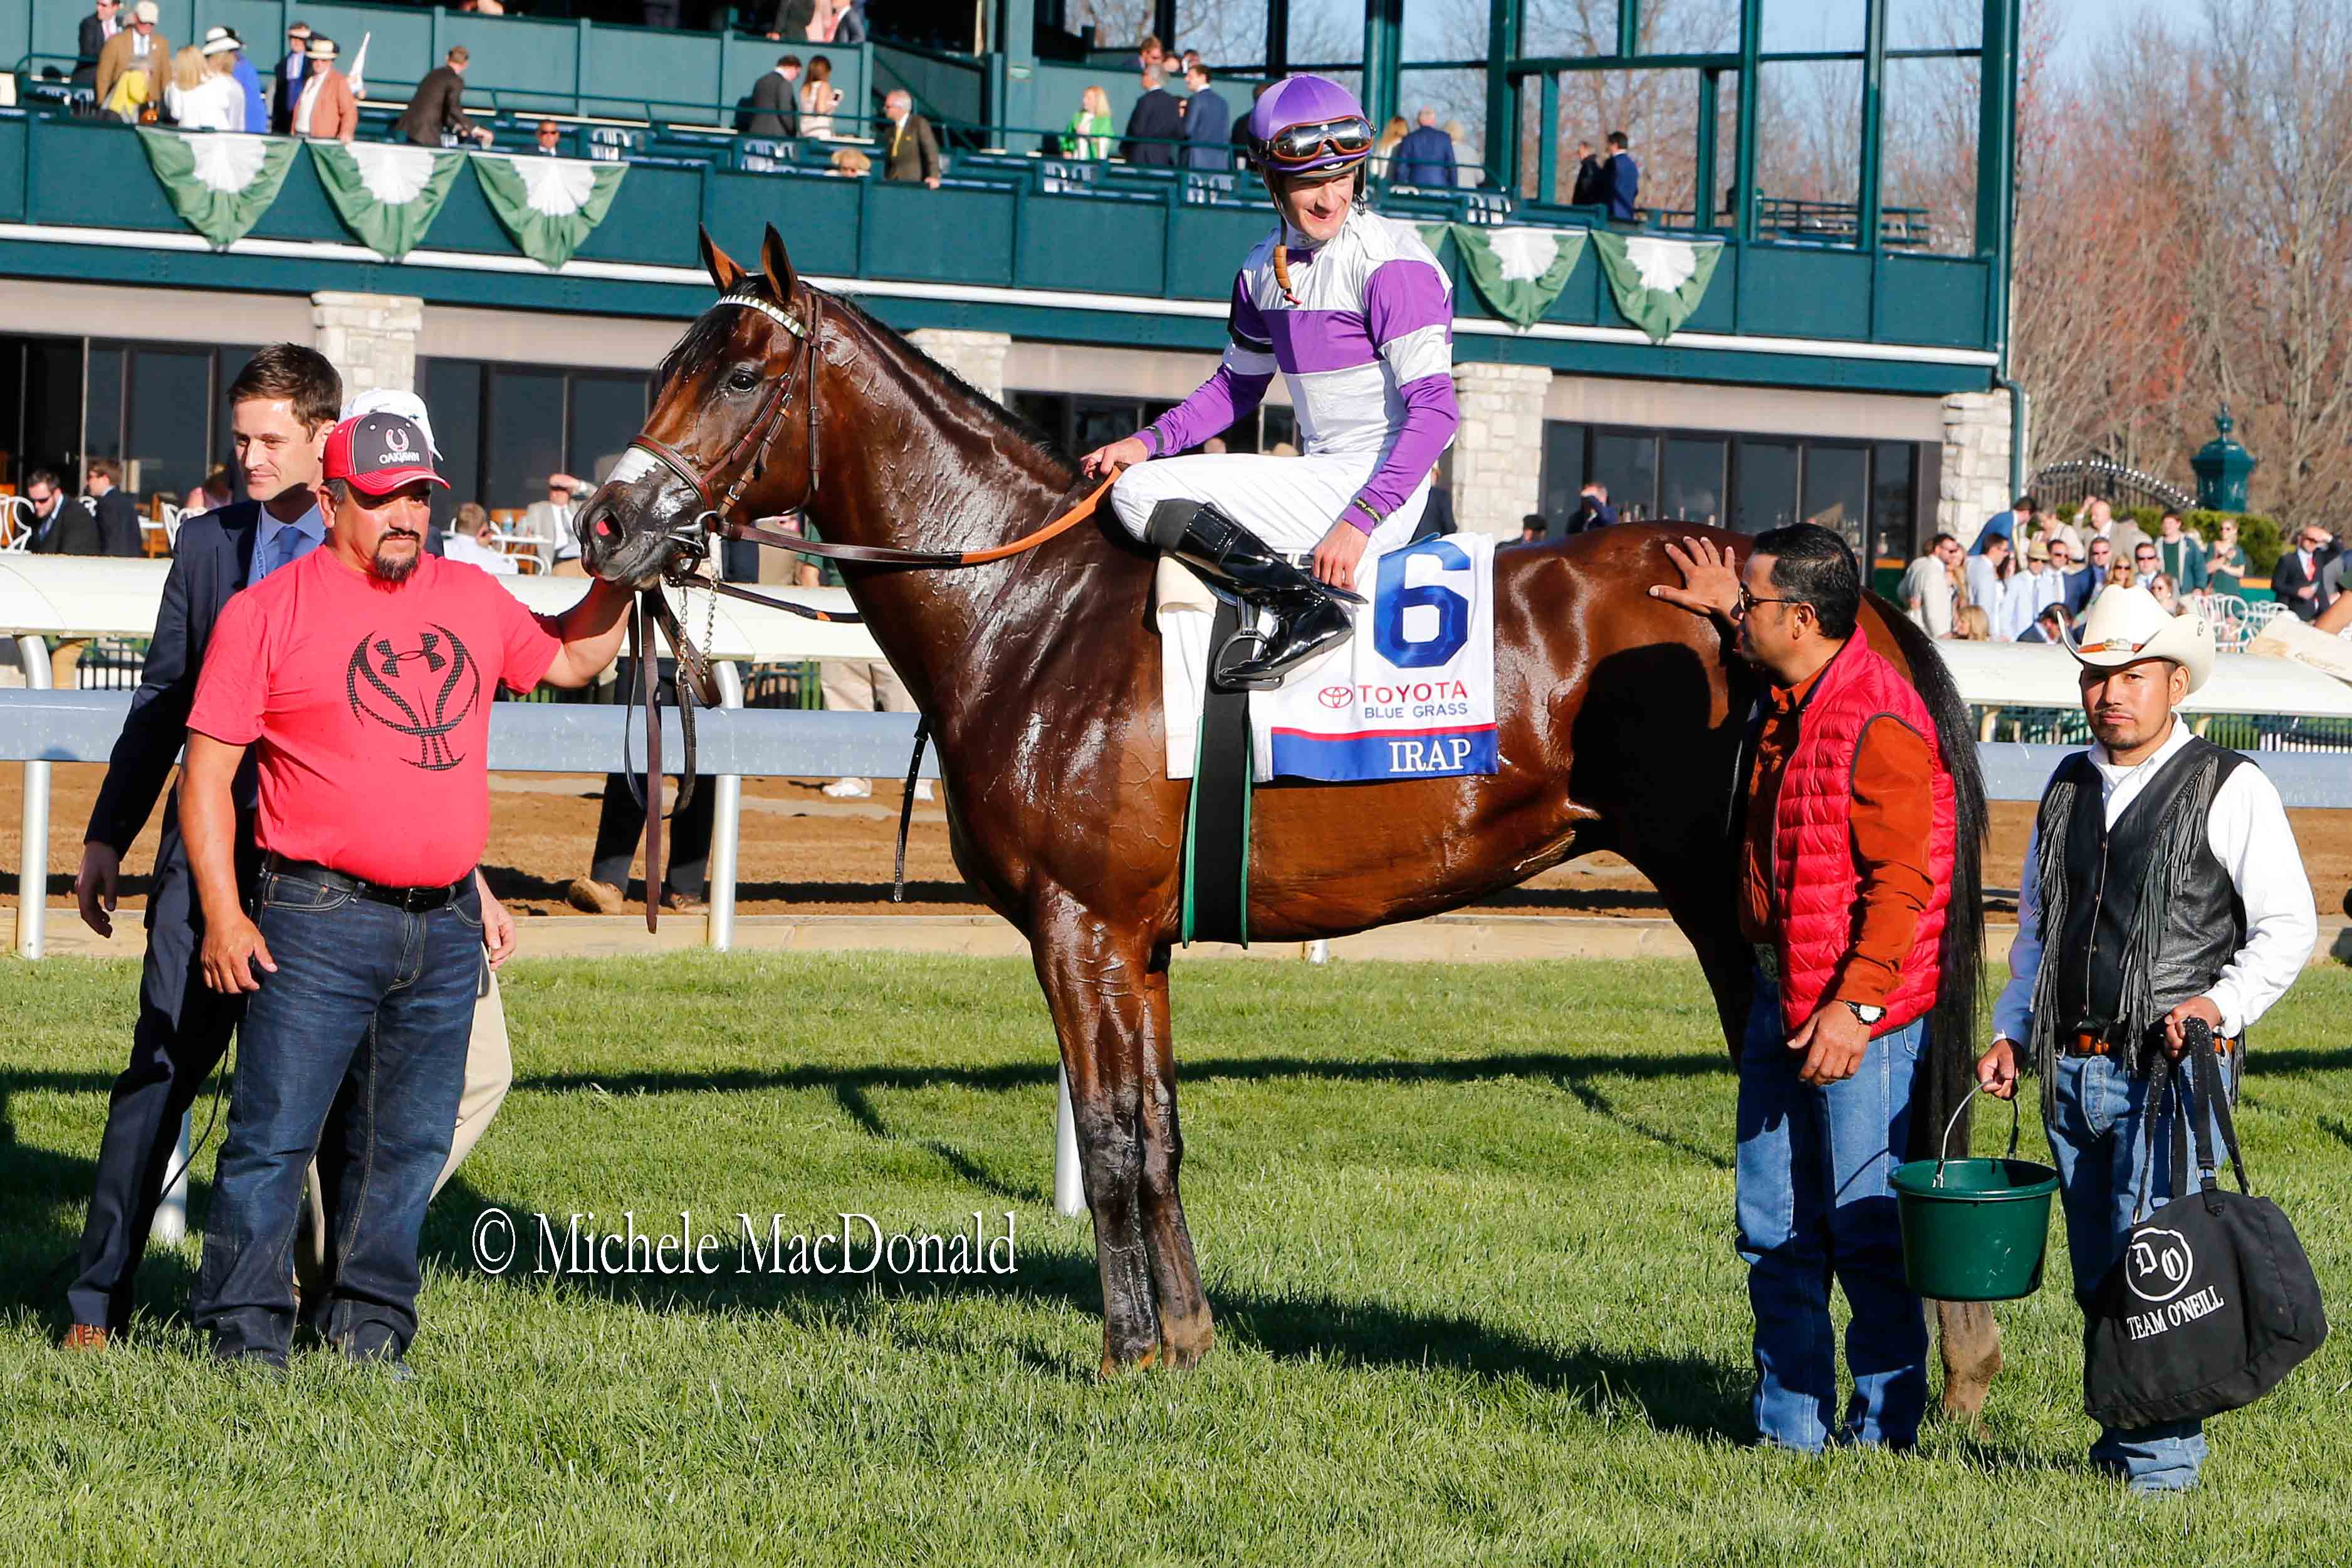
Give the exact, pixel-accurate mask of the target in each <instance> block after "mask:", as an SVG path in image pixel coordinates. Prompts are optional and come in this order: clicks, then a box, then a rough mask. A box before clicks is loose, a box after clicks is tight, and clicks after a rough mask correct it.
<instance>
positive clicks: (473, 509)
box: [441, 501, 522, 577]
mask: <svg viewBox="0 0 2352 1568" xmlns="http://www.w3.org/2000/svg"><path fill="white" fill-rule="evenodd" d="M441 553H442V554H443V555H444V556H445V557H446V558H447V559H449V560H451V561H462V562H464V563H466V564H467V565H468V566H478V567H480V568H481V569H482V570H483V571H485V572H488V573H490V574H494V575H497V576H501V577H511V576H513V575H515V574H517V573H519V572H520V571H521V570H522V568H521V567H520V565H519V564H518V563H516V561H515V559H514V557H513V556H511V555H509V554H508V553H507V552H505V551H503V550H500V549H499V534H498V530H497V529H495V528H493V527H492V526H491V525H490V514H489V512H488V510H485V509H484V508H483V507H482V506H481V505H480V504H479V503H478V502H476V501H467V503H466V504H465V505H463V506H461V507H459V508H458V509H457V527H456V528H454V529H452V530H451V531H449V533H448V535H447V536H446V538H444V539H443V540H442V541H441Z"/></svg>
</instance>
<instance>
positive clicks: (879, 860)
mask: <svg viewBox="0 0 2352 1568" xmlns="http://www.w3.org/2000/svg"><path fill="white" fill-rule="evenodd" d="M101 773H102V770H101V769H100V768H98V767H96V766H94V765H87V764H63V763H61V764H58V765H57V766H56V767H55V768H54V769H53V780H52V794H51V800H50V807H49V813H50V824H51V828H50V834H49V897H50V900H51V901H52V902H70V901H71V900H72V897H73V891H72V882H73V875H74V871H75V869H76V868H77V867H78V866H79V864H80V858H81V833H82V828H83V826H85V825H86V824H87V823H88V822H89V809H90V805H91V802H92V801H93V799H94V798H95V797H96V794H97V789H98V782H99V779H100V775H101ZM819 782H822V781H819ZM22 785H23V772H22V770H21V769H19V768H16V767H6V768H0V867H5V868H9V870H8V872H7V874H5V875H0V894H5V896H6V897H8V898H10V899H12V900H13V899H14V898H15V897H16V876H15V873H14V868H15V867H16V865H17V864H18V860H19V857H18V855H17V834H18V830H19V824H20V823H21V821H22V810H21V795H22ZM603 787H604V781H603V780H602V779H601V778H594V777H574V776H571V775H547V776H540V777H531V776H518V775H512V774H509V775H502V776H499V777H495V778H493V779H492V781H491V794H490V847H489V854H488V857H487V860H488V868H489V876H490V885H491V887H492V889H494V890H495V891H496V892H497V893H498V894H499V897H500V898H502V899H504V900H507V902H508V904H509V906H510V907H511V908H513V909H514V910H516V912H517V913H525V912H528V913H530V914H534V915H547V916H560V915H568V914H571V913H572V909H571V907H570V906H569V905H567V904H566V903H565V902H564V901H563V889H564V887H565V885H566V884H567V883H569V882H570V881H571V879H572V878H574V877H577V876H581V875H583V874H584V873H585V872H586V870H587V868H588V852H589V847H590V845H591V844H592V843H593V840H594V838H595V833H596V816H597V803H598V798H599V795H600V794H601V792H602V790H603ZM898 802H899V789H898V785H897V784H877V785H876V787H875V795H874V798H873V799H872V800H866V801H834V800H828V799H826V798H825V797H824V795H821V794H820V793H819V792H818V784H817V783H802V782H798V781H794V780H789V779H746V780H744V781H743V829H742V843H741V855H740V874H739V884H738V895H737V899H738V902H737V907H738V908H739V909H740V910H741V911H742V912H743V913H745V914H891V913H900V914H929V915H936V914H973V913H979V912H980V906H979V905H978V904H977V903H975V902H974V901H973V900H972V897H971V890H970V889H968V888H966V887H965V886H964V883H963V880H962V879H961V878H960V877H958V876H957V875H956V870H955V867H954V865H953V863H952V862H951V861H950V858H949V855H948V842H947V826H946V818H945V817H944V816H942V815H941V813H940V808H939V807H938V806H936V805H929V806H926V805H918V806H917V807H916V809H915V820H914V830H913V833H912V835H911V837H910V838H909V840H908V847H907V900H906V902H904V903H903V904H895V905H894V904H892V903H891V902H890V901H889V897H890V858H891V850H892V847H893V843H894V838H895V835H896V832H897V828H898ZM2292 815H2293V816H2294V830H2295V838H2296V840H2297V842H2298V843H2299V844H2300V845H2301V846H2302V848H2303V853H2304V858H2305V864H2306V865H2307V866H2308V867H2309V868H2310V871H2311V879H2312V886H2313V889H2315V892H2316V893H2317V894H2318V898H2319V906H2320V910H2321V912H2322V913H2323V914H2332V913H2333V912H2334V911H2335V910H2336V908H2337V905H2338V901H2339V900H2341V898H2342V897H2343V894H2344V889H2346V888H2347V886H2352V812H2343V811H2298V812H2295V813H2293V814H2292ZM2031 816H2032V808H2031V807H2030V806H2029V805H2026V804H2025V803H2022V802H2005V803H2001V804H2000V805H1995V806H1994V808H1993V834H1992V851H1991V854H1990V857H1989V864H1988V865H1987V867H1986V870H1985V881H1986V883H1987V885H1988V886H1990V887H1993V888H2014V887H2016V886H2017V872H2018V861H2019V859H2020V858H2021V856H2022V855H2023V853H2024V849H2025V835H2026V830H2027V827H2028V826H2029V824H2030V821H2031ZM155 834H156V824H155V823H154V822H153V821H150V822H149V824H148V826H147V830H146V831H145V832H144V833H142V835H141V836H140V837H139V840H138V842H137V843H136V844H134V845H133V846H132V847H131V854H130V856H129V858H127V859H126V860H125V862H124V866H123V870H124V874H125V880H124V887H123V889H122V891H123V900H124V902H125V903H127V904H131V905H136V904H138V903H140V902H142V900H144V898H145V895H146V890H147V873H148V870H149V868H151V867H152V865H153V863H154V858H155ZM1485 907H1486V908H1489V909H1499V910H1510V911H1512V912H1515V913H1519V914H1573V915H1612V916H1636V917H1656V916H1661V915H1663V914H1664V912H1665V911H1664V910H1663V909H1661V908H1660V907H1659V905H1658V902H1657V900H1656V897H1655V895H1654V893H1653V892H1652V891H1651V889H1650V886H1649V884H1648V882H1647V881H1645V880H1644V879H1643V878H1642V877H1641V876H1640V875H1639V874H1638V873H1636V872H1635V871H1634V870H1633V868H1630V867H1628V866H1627V865H1626V864H1625V863H1624V862H1623V861H1622V860H1620V859H1618V858H1616V857H1615V856H1613V855H1596V856H1592V857H1590V858H1586V859H1583V860H1580V861H1577V862H1576V863H1574V864H1573V865H1569V866H1562V867H1558V868H1554V869H1552V870H1549V871H1547V872H1545V873H1544V874H1543V875H1542V876H1540V877H1538V878H1536V879H1534V880H1533V881H1531V882H1528V883H1527V884H1526V885H1524V886H1522V887H1519V888H1515V889H1510V890H1509V891H1507V892H1505V893H1502V894H1499V895H1497V896H1496V898H1494V899H1492V900H1488V901H1487V903H1486V906H1485Z"/></svg>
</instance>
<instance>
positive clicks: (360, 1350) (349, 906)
mask: <svg viewBox="0 0 2352 1568" xmlns="http://www.w3.org/2000/svg"><path fill="white" fill-rule="evenodd" d="M254 914H255V923H256V924H257V925H258V926H259V927H260V928H261V935H262V940H263V941H265V942H268V944H269V952H270V956H271V957H272V958H273V959H274V960H275V961H276V963H277V964H278V969H277V972H276V973H264V974H263V975H262V980H261V989H260V990H259V991H257V992H255V993H254V994H253V995H252V999H251V1001H250V1002H248V1003H247V1006H246V1013H245V1023H244V1026H243V1028H242V1029H241V1030H240V1031H239V1035H238V1040H237V1063H236V1089H235V1091H234V1094H233V1095H232V1097H231V1099H230V1101H229V1114H228V1130H227V1131H226V1134H225V1135H224V1137H223V1140H222V1142H221V1152H220V1163H219V1167H218V1169H217V1171H216V1172H215V1175H214V1178H213V1203H212V1213H211V1215H210V1217H209V1221H208V1223H207V1225H206V1226H205V1258H204V1264H203V1267H202V1268H200V1269H199V1270H198V1272H197V1276H196V1288H195V1292H194V1300H192V1301H191V1302H190V1309H191V1314H192V1316H194V1319H195V1322H196V1326H197V1327H198V1328H200V1329H204V1330H206V1331H210V1333H211V1334H212V1337H213V1348H214V1350H215V1352H218V1353H219V1354H221V1355H224V1356H238V1357H252V1358H255V1359H257V1360H261V1361H265V1362H268V1363H271V1364H273V1365H279V1366H282V1365H284V1364H285V1361H286V1352H287V1349H288V1347H289V1345H290V1344H291V1342H292V1341H293V1335H294V1292H293V1286H292V1282H291V1268H292V1262H291V1258H292V1253H291V1247H292V1242H293V1236H294V1223H295V1215H296V1213H297V1211H298V1210H299V1208H300V1206H301V1201H302V1187H303V1171H304V1169H305V1168H306V1167H307V1166H308V1165H309V1164H310V1160H311V1157H312V1155H313V1154H314V1153H315V1152H317V1150H318V1147H319V1140H320V1131H321V1130H322V1129H323V1128H324V1126H325V1123H326V1119H327V1115H328V1112H329V1110H330V1109H331V1107H332V1106H333V1105H334V1103H335V1097H336V1093H337V1091H338V1090H339V1089H342V1088H343V1087H344V1086H345V1084H346V1082H347V1081H348V1083H349V1085H350V1093H349V1096H348V1098H347V1100H346V1101H345V1104H346V1107H347V1109H346V1111H345V1120H344V1121H343V1123H342V1128H343V1139H342V1152H341V1160H340V1162H339V1165H340V1168H339V1169H337V1170H333V1171H327V1170H321V1172H320V1179H321V1182H322V1184H324V1185H325V1187H326V1188H327V1191H328V1196H329V1205H328V1206H329V1213H328V1226H329V1229H328V1252H329V1259H330V1267H331V1273H332V1276H333V1279H334V1284H333V1286H332V1288H331V1289H330V1290H329V1292H328V1294H327V1299H326V1300H324V1301H306V1302H305V1303H304V1316H305V1317H306V1318H307V1319H309V1320H310V1321H312V1322H314V1323H316V1324H317V1325H318V1326H319V1328H320V1332H321V1333H323V1334H324V1335H325V1336H326V1338H327V1339H328V1340H329V1341H331V1342H333V1343H334V1344H336V1345H338V1346H339V1347H341V1349H342V1351H343V1352H344V1353H345V1354H348V1355H352V1356H358V1357H372V1356H398V1355H400V1354H401V1353H402V1352H404V1351H405V1350H406V1349H407V1348H408V1342H409V1341H410V1340H411V1339H413V1338H415V1333H416V1291H417V1285H418V1276H417V1264H416V1238H417V1235H418V1233H419V1232H420V1231H421V1230H422V1229H423V1228H424V1225H425V1203H426V1202H427V1200H428V1199H430V1198H431V1196H432V1194H433V1180H434V1178H435V1177H436V1175H438V1174H439V1173H440V1170H441V1166H442V1163H443V1162H444V1161H445V1160H446V1158H447V1157H448V1153H449V1142H450V1138H451V1136H452V1133H453V1130H454V1129H455V1128H456V1126H457V1100H458V1098H459V1096H460V1093H461V1092H462V1090H463V1089H464V1087H465V1079H466V1041H467V1033H468V1031H469V1030H470V1029H471V1028H472V1026H473V1017H474V992H475V983H476V980H477V978H478V974H479V973H480V964H481V958H480V952H481V945H482V914H481V905H480V901H479V900H478V897H477V895H476V893H475V891H474V889H472V887H471V886H468V887H467V889H466V892H465V895H464V897H463V898H462V899H461V900H459V901H458V902H457V903H453V904H449V905H446V906H444V907H443V908H440V909H437V910H427V911H425V912H424V913H421V914H411V913H408V912H405V911H404V910H398V909H394V908H393V907H392V906H391V905H389V904H380V903H375V902H372V901H370V900H363V899H360V898H358V897H356V896H354V895H352V894H351V893H348V892H343V891H339V890H336V889H330V888H326V887H323V886H321V885H320V884H319V883H317V882H314V881H311V880H309V879H304V878H302V877H299V876H296V875H292V874H289V873H285V872H272V873H267V874H265V875H264V876H263V877H262V879H261V883H260V889H259V892H258V895H257V901H256V908H255V911H254Z"/></svg>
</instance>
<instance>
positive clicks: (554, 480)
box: [522, 474, 588, 560]
mask: <svg viewBox="0 0 2352 1568" xmlns="http://www.w3.org/2000/svg"><path fill="white" fill-rule="evenodd" d="M587 488H588V487H587V486H586V485H583V484H582V483H581V482H580V481H579V480H578V479H573V478H572V476H571V475H570V474H550V475H548V476H547V499H546V500H535V501H533V502H531V503H530V507H529V508H527V509H526V510H524V512H523V514H522V531H523V535H524V537H525V538H527V539H529V540H530V542H531V543H532V544H533V546H534V547H536V548H537V549H538V551H539V552H540V553H541V555H542V556H544V557H546V558H548V559H550V560H552V559H553V558H554V554H555V552H556V550H557V547H558V546H560V545H561V544H562V542H564V541H565V540H567V539H570V538H571V537H572V520H573V519H574V518H576V517H578V516H579V515H580V506H579V503H578V502H577V501H576V500H573V499H572V498H573V497H575V496H577V495H578V494H579V493H580V492H581V491H582V490H584V489H587Z"/></svg>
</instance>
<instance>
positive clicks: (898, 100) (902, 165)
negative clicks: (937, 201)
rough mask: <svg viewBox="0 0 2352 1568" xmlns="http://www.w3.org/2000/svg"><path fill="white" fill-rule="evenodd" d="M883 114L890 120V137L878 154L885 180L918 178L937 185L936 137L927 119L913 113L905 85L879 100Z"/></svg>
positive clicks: (938, 163)
mask: <svg viewBox="0 0 2352 1568" xmlns="http://www.w3.org/2000/svg"><path fill="white" fill-rule="evenodd" d="M882 113H883V117H884V118H885V119H887V121H889V122H890V140H889V142H888V144H887V149H886V150H885V151H884V153H883V154H882V177H883V178H884V179H886V180H920V181H921V182H922V183H923V184H926V185H929V187H930V188H931V189H932V190H935V191H936V190H938V189H939V188H940V139H939V138H938V137H937V136H935V135H933V134H932V133H931V122H930V121H928V120H926V119H924V118H923V117H922V116H921V115H919V114H918V113H916V112H915V100H913V99H912V98H910V97H908V94H907V89H905V88H903V87H902V88H898V89H895V90H894V91H892V93H891V94H890V96H889V97H888V98H886V99H884V100H882Z"/></svg>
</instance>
